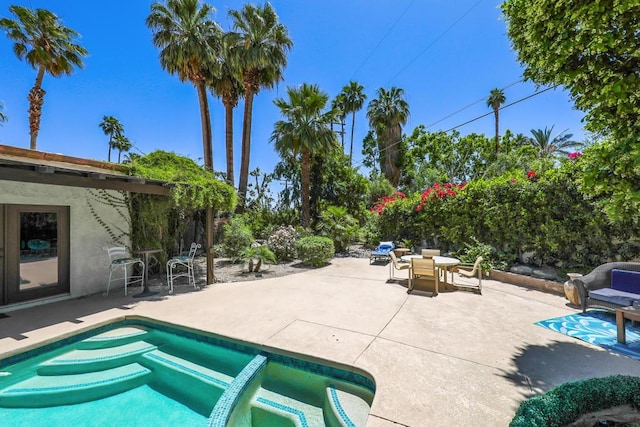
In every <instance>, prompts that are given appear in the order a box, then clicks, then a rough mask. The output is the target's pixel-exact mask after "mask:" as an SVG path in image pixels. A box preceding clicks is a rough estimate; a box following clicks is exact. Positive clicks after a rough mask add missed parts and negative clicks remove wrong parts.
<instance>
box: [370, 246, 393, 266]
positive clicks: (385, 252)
mask: <svg viewBox="0 0 640 427" xmlns="http://www.w3.org/2000/svg"><path fill="white" fill-rule="evenodd" d="M395 247H396V246H395V245H394V244H393V242H380V244H379V245H378V247H377V248H376V249H375V250H374V251H373V252H371V255H370V256H369V264H371V263H373V262H376V261H379V260H384V261H385V262H386V261H389V253H391V251H392V250H393V249H394V248H395Z"/></svg>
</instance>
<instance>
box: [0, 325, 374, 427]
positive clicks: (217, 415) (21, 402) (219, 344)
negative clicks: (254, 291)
mask: <svg viewBox="0 0 640 427" xmlns="http://www.w3.org/2000/svg"><path fill="white" fill-rule="evenodd" d="M374 391H375V384H374V382H373V380H372V378H371V377H370V376H369V375H367V374H366V373H365V372H363V371H359V370H356V369H355V368H348V367H337V366H329V365H327V364H320V363H318V362H316V361H310V360H304V359H303V358H302V356H299V357H293V356H292V355H287V354H284V353H282V352H279V351H277V350H273V349H261V348H259V347H258V346H252V345H249V344H246V343H239V342H235V341H231V340H226V339H222V338H221V337H218V336H215V335H212V334H207V333H203V332H200V331H195V330H192V329H187V328H183V327H179V326H176V325H170V324H165V323H159V322H155V321H151V320H149V319H145V318H140V317H130V318H125V319H123V320H119V321H116V322H113V323H109V324H106V325H102V326H99V327H97V328H94V329H91V330H88V331H84V332H81V333H79V334H76V335H74V336H71V337H66V338H64V339H60V340H58V341H55V342H52V343H50V344H47V345H45V346H43V347H39V348H35V349H32V350H29V351H26V352H23V353H21V354H17V355H13V356H10V357H7V358H4V359H1V360H0V425H29V426H44V425H46V426H62V425H64V426H68V425H74V426H87V425H90V426H105V425H123V426H124V425H127V426H164V425H166V426H241V427H244V426H278V427H279V426H283V427H286V426H300V427H312V426H329V427H338V426H347V427H356V426H363V425H364V424H365V423H366V420H367V416H368V414H369V409H370V406H371V402H372V400H373V395H374Z"/></svg>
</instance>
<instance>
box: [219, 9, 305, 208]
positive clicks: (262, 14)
mask: <svg viewBox="0 0 640 427" xmlns="http://www.w3.org/2000/svg"><path fill="white" fill-rule="evenodd" d="M229 15H230V16H231V18H232V19H233V28H234V30H235V31H236V33H235V36H234V37H235V42H236V45H237V46H238V47H239V49H238V60H239V66H240V68H241V69H242V83H243V84H244V89H245V102H244V117H243V126H242V157H241V160H240V180H239V184H238V196H239V203H238V210H239V211H240V212H242V211H244V206H245V202H246V194H247V185H248V182H249V157H250V154H251V122H252V115H253V97H254V96H255V95H256V94H257V93H258V92H259V91H260V89H261V88H271V87H273V86H274V85H275V84H276V83H277V82H279V81H280V80H282V71H283V69H284V67H285V66H286V65H287V52H288V51H289V49H291V46H292V45H293V42H292V41H291V39H290V38H289V34H288V31H287V28H286V27H285V26H284V25H282V24H281V23H280V22H279V18H278V15H277V14H276V11H275V10H274V8H273V6H271V4H269V3H265V4H264V6H262V7H260V6H254V5H251V4H245V5H244V6H243V8H242V10H239V11H238V10H231V11H229Z"/></svg>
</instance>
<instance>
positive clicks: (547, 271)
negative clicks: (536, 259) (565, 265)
mask: <svg viewBox="0 0 640 427" xmlns="http://www.w3.org/2000/svg"><path fill="white" fill-rule="evenodd" d="M532 276H533V277H537V278H538V279H544V280H552V281H557V280H558V273H556V271H555V270H554V269H553V268H551V267H542V268H536V269H534V270H533V273H532Z"/></svg>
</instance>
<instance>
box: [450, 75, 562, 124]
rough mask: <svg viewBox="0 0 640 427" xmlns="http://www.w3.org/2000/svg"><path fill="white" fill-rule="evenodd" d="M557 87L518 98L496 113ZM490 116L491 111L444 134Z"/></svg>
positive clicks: (550, 87)
mask: <svg viewBox="0 0 640 427" xmlns="http://www.w3.org/2000/svg"><path fill="white" fill-rule="evenodd" d="M558 86H559V85H554V86H549V87H548V88H546V89H543V90H541V91H539V92H534V93H532V94H531V95H528V96H525V97H524V98H520V99H518V100H516V101H513V102H512V103H511V104H507V105H504V106H502V107H500V108H498V111H500V110H504V109H505V108H508V107H511V106H512V105H515V104H518V103H520V102H522V101H525V100H527V99H529V98H533V97H534V96H538V95H540V94H541V93H544V92H546V91H548V90H551V89H555V88H557V87H558ZM491 114H493V111H491V112H489V113H487V114H483V115H481V116H478V117H476V118H473V119H471V120H468V121H466V122H464V123H462V124H459V125H457V126H454V127H452V128H450V129H447V130H445V131H444V132H445V133H446V132H450V131H452V130H454V129H458V128H459V127H462V126H464V125H468V124H469V123H472V122H475V121H476V120H480V119H482V118H484V117H487V116H489V115H491Z"/></svg>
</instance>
